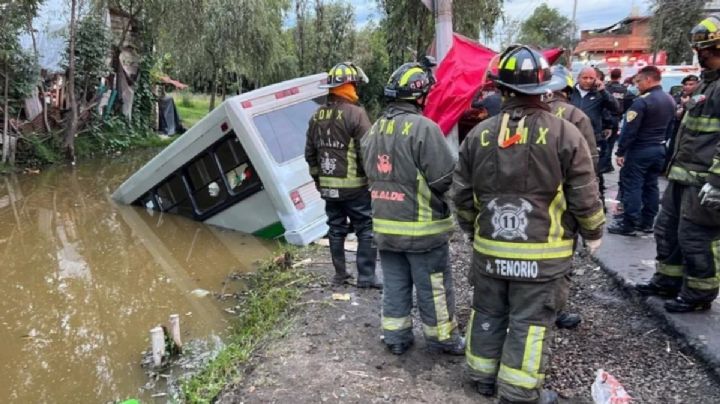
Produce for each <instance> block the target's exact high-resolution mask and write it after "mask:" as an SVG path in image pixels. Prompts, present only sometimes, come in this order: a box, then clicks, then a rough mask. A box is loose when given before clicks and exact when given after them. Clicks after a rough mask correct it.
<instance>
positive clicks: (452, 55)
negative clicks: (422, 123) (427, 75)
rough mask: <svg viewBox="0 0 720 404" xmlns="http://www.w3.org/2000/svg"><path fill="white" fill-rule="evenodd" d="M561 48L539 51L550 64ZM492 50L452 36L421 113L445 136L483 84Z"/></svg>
mask: <svg viewBox="0 0 720 404" xmlns="http://www.w3.org/2000/svg"><path fill="white" fill-rule="evenodd" d="M562 53H563V50H562V49H550V50H547V51H543V54H544V55H545V57H546V58H547V59H548V62H550V64H552V63H553V62H555V61H556V60H557V59H558V58H559V57H560V55H562ZM495 54H496V53H495V51H493V50H492V49H489V48H486V47H484V46H482V45H480V44H479V43H477V42H474V41H472V40H470V39H467V38H465V37H463V36H461V35H458V34H455V35H453V46H452V48H450V52H448V54H447V55H446V56H445V59H443V61H442V63H440V65H439V66H438V68H437V71H436V72H435V78H436V80H437V84H435V86H434V87H433V89H432V90H431V91H430V94H429V95H428V100H427V104H426V106H425V116H427V117H428V118H430V119H432V120H433V121H435V122H436V123H437V124H438V125H440V129H442V131H443V133H444V134H445V135H447V134H448V133H449V132H450V130H451V129H452V128H453V126H455V124H456V123H457V122H458V120H459V119H460V115H462V113H463V111H465V110H466V109H468V108H469V107H470V102H471V100H472V97H473V95H475V92H476V91H477V90H478V89H479V88H480V86H481V85H482V84H483V83H482V82H481V81H482V79H483V77H484V76H485V70H486V69H487V66H488V64H489V63H490V61H491V60H492V58H493V56H495Z"/></svg>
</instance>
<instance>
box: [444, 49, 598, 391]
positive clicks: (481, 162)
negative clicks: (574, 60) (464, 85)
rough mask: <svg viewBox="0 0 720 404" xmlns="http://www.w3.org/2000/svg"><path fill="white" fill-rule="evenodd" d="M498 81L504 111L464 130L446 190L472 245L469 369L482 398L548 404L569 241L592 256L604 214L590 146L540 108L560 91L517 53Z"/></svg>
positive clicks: (537, 61)
mask: <svg viewBox="0 0 720 404" xmlns="http://www.w3.org/2000/svg"><path fill="white" fill-rule="evenodd" d="M494 80H495V84H496V86H497V87H498V88H499V89H500V91H501V92H502V94H503V99H504V102H503V108H502V113H501V114H500V115H498V116H495V117H493V118H491V119H489V120H487V121H484V122H481V123H480V124H479V125H478V126H476V127H475V129H473V130H472V131H471V132H470V134H469V135H468V138H467V139H466V140H465V142H464V143H463V144H462V146H461V147H460V155H459V161H458V164H457V169H456V171H455V176H454V180H453V191H454V198H453V199H454V202H455V206H456V208H457V217H458V222H459V224H460V227H461V228H462V229H463V230H464V231H465V232H466V233H467V234H468V235H469V236H471V237H473V238H474V240H473V248H474V253H473V259H472V267H471V269H470V281H471V283H472V285H473V286H474V294H473V303H472V311H471V317H470V320H469V324H468V328H467V334H466V341H467V350H466V352H465V359H466V362H467V365H468V370H469V372H470V375H471V377H472V379H473V380H474V381H475V382H476V388H477V391H478V392H479V393H480V394H483V395H487V396H492V395H493V394H495V391H496V390H497V393H498V395H499V397H500V403H555V402H557V394H556V393H554V392H552V391H549V390H542V386H543V384H544V378H545V369H546V367H547V365H548V360H549V342H550V340H551V338H550V337H551V331H552V325H553V322H554V320H555V314H556V312H557V311H558V310H559V309H560V308H562V307H563V306H564V304H565V301H566V299H567V295H568V293H569V285H570V282H569V279H568V273H569V272H570V268H571V261H572V256H573V244H574V240H575V237H576V235H577V233H579V234H580V235H582V237H583V238H584V239H585V241H586V243H587V245H588V248H589V250H590V251H591V252H595V251H596V250H597V249H598V248H599V246H600V242H601V237H602V234H603V223H604V222H605V215H604V214H603V209H602V204H601V202H600V198H599V195H598V186H597V182H596V179H595V172H594V170H593V166H592V164H593V163H592V160H591V158H590V151H589V150H588V146H587V142H586V141H585V140H584V139H583V136H582V134H581V133H580V131H579V130H578V129H577V128H576V127H575V126H574V125H573V124H571V123H570V122H568V121H565V120H563V119H560V118H558V117H556V116H555V115H554V114H553V113H552V112H551V111H550V107H549V106H548V105H547V104H546V103H544V102H543V101H542V100H541V95H542V94H545V93H547V92H548V91H557V90H559V89H562V88H563V87H564V86H566V82H565V81H564V80H562V79H560V78H559V77H557V76H555V77H553V76H552V74H551V72H550V68H549V66H548V63H547V61H546V60H545V58H544V57H543V56H542V55H541V54H540V53H538V52H537V51H535V50H533V49H531V48H529V47H526V46H521V45H516V46H512V47H510V48H508V49H507V50H505V51H504V52H503V54H502V55H501V56H500V58H499V62H498V73H497V74H496V75H495V77H494Z"/></svg>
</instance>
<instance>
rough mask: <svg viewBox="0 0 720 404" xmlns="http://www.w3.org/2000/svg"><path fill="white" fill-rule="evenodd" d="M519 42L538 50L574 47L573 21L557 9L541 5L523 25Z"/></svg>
mask: <svg viewBox="0 0 720 404" xmlns="http://www.w3.org/2000/svg"><path fill="white" fill-rule="evenodd" d="M518 42H520V43H522V44H526V45H533V46H536V47H538V48H550V47H556V46H562V47H565V48H570V47H572V42H573V38H572V21H570V19H568V18H567V17H565V16H564V15H562V14H560V12H559V11H558V10H557V9H556V8H552V7H549V6H548V5H547V4H544V3H543V4H541V5H540V6H539V7H538V8H536V9H535V11H534V12H533V14H532V15H531V16H530V17H528V19H527V20H525V22H523V23H522V25H521V28H520V38H519V39H518Z"/></svg>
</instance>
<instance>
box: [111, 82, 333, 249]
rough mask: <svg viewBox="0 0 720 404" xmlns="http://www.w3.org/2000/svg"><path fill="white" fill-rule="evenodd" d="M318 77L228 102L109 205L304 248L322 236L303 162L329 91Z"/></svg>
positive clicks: (318, 204) (320, 204)
mask: <svg viewBox="0 0 720 404" xmlns="http://www.w3.org/2000/svg"><path fill="white" fill-rule="evenodd" d="M326 77H327V75H326V74H325V73H323V74H317V75H313V76H308V77H303V78H298V79H294V80H289V81H285V82H282V83H278V84H274V85H271V86H267V87H264V88H261V89H258V90H254V91H251V92H248V93H246V94H242V95H239V96H236V97H233V98H230V99H228V100H226V101H225V102H223V103H222V104H221V105H220V106H218V107H217V108H216V109H215V110H213V111H212V112H211V113H210V114H208V115H207V116H206V117H205V118H203V119H202V120H201V121H200V122H198V123H197V124H196V125H195V126H193V127H192V128H191V129H190V130H188V131H187V132H186V133H185V134H183V135H182V136H181V137H180V138H178V139H177V140H176V141H175V142H173V143H172V144H170V145H169V146H168V147H167V148H165V149H164V150H163V151H162V152H160V153H159V154H158V155H157V156H155V157H154V158H153V159H152V160H151V161H150V162H148V163H147V164H146V165H145V166H144V167H142V168H141V169H140V170H138V171H137V172H135V173H134V174H133V175H132V176H131V177H130V178H128V179H127V180H126V181H125V182H124V183H123V184H122V185H121V186H120V187H119V188H118V189H117V190H116V191H115V193H114V194H113V199H115V200H116V201H118V202H121V203H126V204H134V205H138V206H144V207H146V208H148V209H153V210H158V211H161V212H167V213H175V214H180V215H183V216H187V217H189V218H192V219H194V220H199V221H203V222H205V223H209V224H212V225H216V226H220V227H224V228H229V229H234V230H238V231H241V232H244V233H250V234H254V235H257V236H259V237H264V238H279V237H284V238H285V239H286V240H287V241H288V242H289V243H291V244H296V245H307V244H309V243H310V242H312V241H314V240H316V239H318V238H320V237H322V236H324V235H325V233H326V232H327V224H326V220H327V219H326V216H325V202H324V201H323V200H322V199H321V198H320V194H319V193H318V192H317V190H316V189H315V184H314V183H313V181H312V178H311V177H310V174H309V171H308V166H307V163H306V162H305V159H304V150H305V132H306V130H307V127H308V122H309V120H310V118H311V117H312V114H313V113H314V112H315V110H316V109H317V107H318V106H319V105H322V104H324V103H325V99H326V97H327V91H328V90H327V89H321V88H318V85H319V84H321V83H325V81H326Z"/></svg>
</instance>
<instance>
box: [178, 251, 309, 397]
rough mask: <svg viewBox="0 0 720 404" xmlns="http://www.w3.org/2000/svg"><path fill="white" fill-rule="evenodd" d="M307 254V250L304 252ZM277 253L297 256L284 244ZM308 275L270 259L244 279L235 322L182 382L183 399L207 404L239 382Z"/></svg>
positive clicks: (278, 323)
mask: <svg viewBox="0 0 720 404" xmlns="http://www.w3.org/2000/svg"><path fill="white" fill-rule="evenodd" d="M306 253H307V251H306ZM280 256H285V257H287V256H295V259H299V258H297V256H298V251H297V250H294V249H292V247H283V249H282V251H281V252H280ZM310 280H311V275H310V274H308V273H307V272H304V271H303V270H301V269H294V268H292V267H288V266H286V265H284V263H283V262H277V260H275V262H273V261H269V262H267V263H265V264H263V265H262V266H261V268H260V269H259V270H258V271H257V272H256V273H255V274H252V275H250V277H249V278H248V280H247V290H248V292H247V295H246V296H245V298H244V300H243V301H242V303H241V306H242V311H241V312H240V313H239V314H238V317H237V318H236V320H235V321H234V324H233V327H232V331H231V335H230V336H229V337H228V339H227V341H226V344H227V345H226V346H225V348H224V349H223V350H222V351H221V352H220V353H219V354H218V355H217V356H216V357H215V359H213V360H212V361H211V362H210V363H209V364H208V365H207V366H206V367H205V368H204V369H203V370H202V371H201V372H200V373H198V374H196V375H195V376H193V377H192V378H190V379H188V380H186V381H184V382H183V383H182V392H183V395H184V399H185V401H187V402H190V403H209V402H212V401H213V399H214V398H215V397H216V396H217V395H218V394H219V393H220V392H221V391H222V389H223V387H225V385H227V384H230V383H234V382H236V381H238V378H239V377H240V369H241V365H243V364H245V363H246V362H247V361H248V359H249V358H250V356H251V355H252V353H253V352H254V351H255V349H257V348H258V345H259V344H260V343H261V342H262V341H264V340H265V339H266V338H268V336H270V335H272V334H273V332H274V331H276V330H278V329H281V328H282V327H280V324H282V322H283V321H284V320H286V319H287V318H288V317H287V316H288V312H289V309H290V308H291V307H292V306H293V303H295V302H296V301H297V300H298V299H299V298H300V295H301V294H302V288H303V287H304V286H305V285H307V283H308V282H309V281H310Z"/></svg>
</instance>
